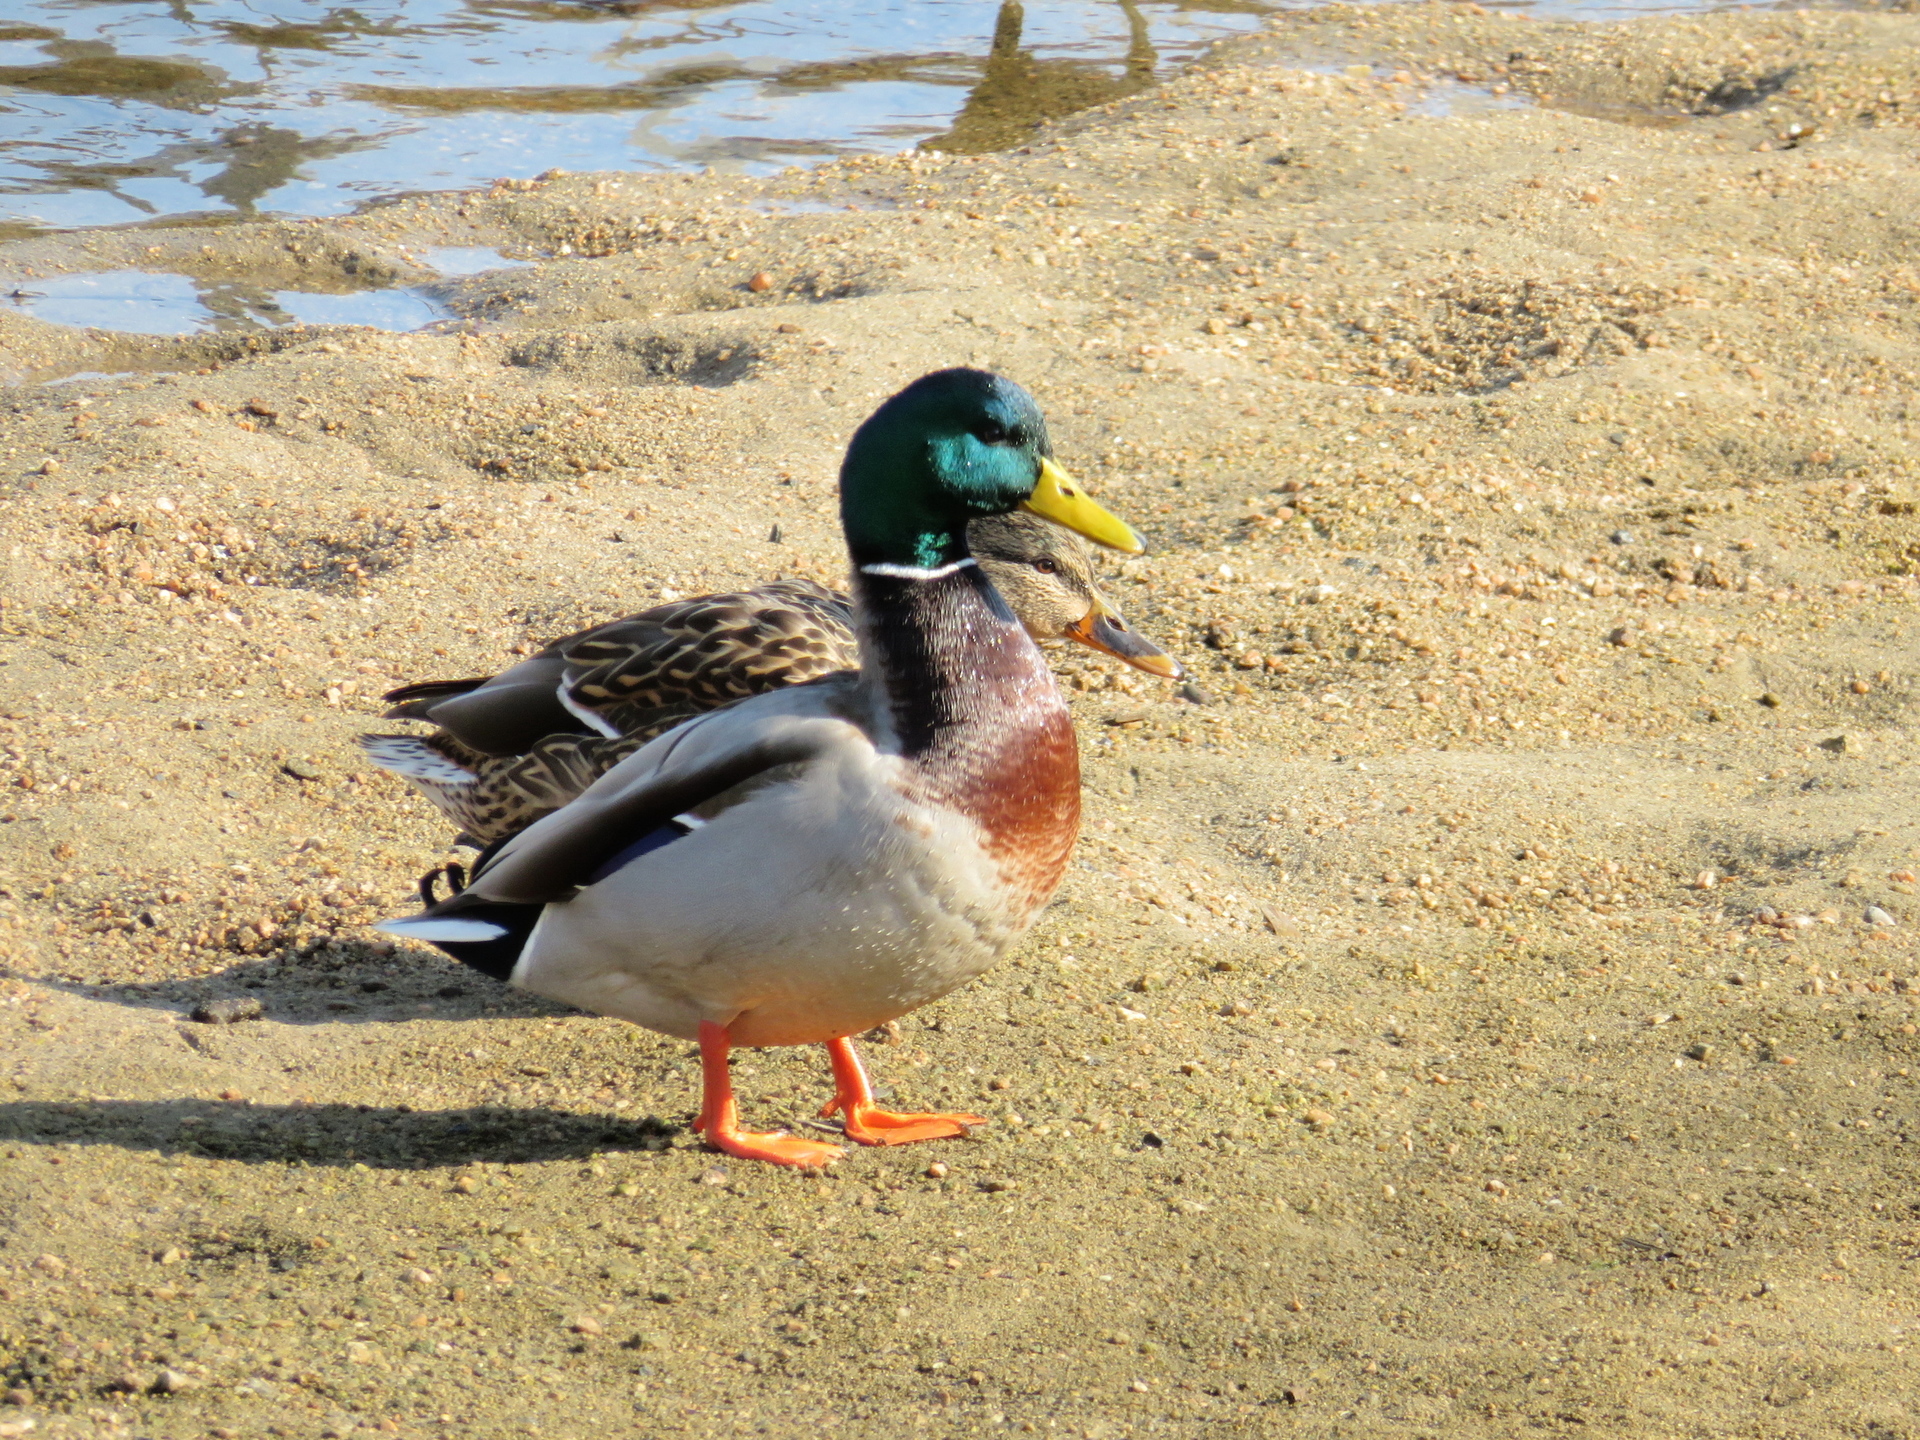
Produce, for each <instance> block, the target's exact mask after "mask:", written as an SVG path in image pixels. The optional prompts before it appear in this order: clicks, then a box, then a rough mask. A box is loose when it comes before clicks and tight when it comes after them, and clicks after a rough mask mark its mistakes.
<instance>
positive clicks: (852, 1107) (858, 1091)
mask: <svg viewBox="0 0 1920 1440" xmlns="http://www.w3.org/2000/svg"><path fill="white" fill-rule="evenodd" d="M827 1054H828V1056H829V1057H830V1058H831V1059H832V1061H833V1086H834V1096H833V1099H831V1100H829V1101H828V1102H827V1105H826V1108H825V1109H823V1110H822V1111H821V1112H820V1113H821V1114H822V1115H831V1114H833V1112H834V1111H836V1110H838V1111H839V1112H840V1113H841V1114H842V1115H843V1116H845V1117H846V1128H847V1138H848V1139H849V1140H858V1141H859V1142H860V1143H861V1144H862V1145H906V1144H910V1143H911V1142H913V1141H915V1140H944V1139H946V1138H948V1137H950V1136H954V1135H966V1134H969V1133H971V1131H972V1128H973V1127H974V1126H975V1125H984V1124H986V1123H987V1121H986V1117H985V1116H983V1115H901V1114H897V1113H896V1112H894V1111H892V1110H882V1109H880V1108H879V1107H878V1106H876V1105H875V1104H874V1103H873V1087H872V1086H871V1085H869V1084H868V1083H867V1072H866V1070H865V1069H864V1068H863V1067H862V1066H861V1064H860V1057H859V1056H858V1055H856V1054H855V1053H854V1050H853V1041H851V1040H848V1039H844V1038H843V1039H839V1040H829V1041H828V1042H827Z"/></svg>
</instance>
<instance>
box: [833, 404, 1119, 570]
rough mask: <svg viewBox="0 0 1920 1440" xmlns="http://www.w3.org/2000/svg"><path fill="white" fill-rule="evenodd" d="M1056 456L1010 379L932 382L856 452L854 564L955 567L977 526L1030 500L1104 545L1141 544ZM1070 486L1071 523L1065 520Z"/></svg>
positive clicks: (865, 428)
mask: <svg viewBox="0 0 1920 1440" xmlns="http://www.w3.org/2000/svg"><path fill="white" fill-rule="evenodd" d="M1052 454H1053V444H1052V442H1051V441H1050V440H1049V439H1048V438H1047V422H1046V417H1045V416H1043V415H1042V414H1041V413H1040V407H1039V406H1038V405H1036V404H1034V402H1033V397H1032V396H1031V395H1029V394H1028V393H1027V392H1026V391H1025V390H1022V389H1021V388H1020V387H1019V386H1018V385H1016V384H1014V383H1013V382H1012V381H1011V380H1006V379H1003V378H1002V377H1000V376H998V375H993V374H989V373H988V372H987V371H985V370H966V369H954V370H937V371H935V372H934V373H933V374H931V375H923V376H921V377H920V379H918V380H916V381H914V382H913V384H911V385H909V386H908V387H907V388H906V389H904V390H902V391H901V392H900V393H899V394H898V395H895V396H894V397H893V398H892V399H891V400H889V401H887V402H886V404H884V405H882V406H881V407H880V408H879V409H878V410H876V411H875V412H874V413H873V415H872V416H871V417H870V418H869V419H868V420H867V422H866V423H865V424H864V425H862V426H861V427H860V428H859V429H858V430H856V431H855V432H854V435H853V440H852V443H850V444H849V445H848V446H847V458H846V460H845V461H844V462H843V463H842V464H841V467H840V520H841V524H842V525H843V526H844V527H845V529H846V534H847V547H848V549H849V550H851V551H852V554H853V562H854V564H856V565H873V564H885V565H900V566H909V567H913V568H916V569H932V568H936V567H938V566H942V565H947V564H951V563H952V562H954V561H956V560H959V559H962V558H964V557H965V556H966V554H967V539H966V531H967V522H968V521H969V520H972V519H974V518H976V517H978V516H982V515H1004V514H1006V513H1007V512H1008V511H1009V510H1013V509H1016V508H1018V507H1019V506H1021V505H1029V506H1030V507H1031V508H1034V509H1040V510H1042V513H1046V514H1047V515H1048V518H1050V519H1055V520H1058V521H1060V523H1062V524H1065V525H1067V526H1068V527H1069V528H1072V529H1076V530H1080V531H1081V533H1083V534H1085V535H1087V536H1088V538H1089V539H1092V540H1096V541H1098V542H1100V543H1101V544H1107V545H1116V544H1117V545H1119V546H1120V547H1121V548H1125V549H1137V548H1138V541H1137V540H1134V539H1133V537H1132V532H1131V531H1130V530H1128V529H1127V527H1126V526H1124V525H1122V524H1121V523H1120V522H1119V521H1117V520H1114V519H1113V517H1112V516H1110V515H1107V513H1106V512H1105V511H1104V510H1101V509H1100V508H1099V507H1098V506H1096V505H1094V504H1093V502H1091V501H1090V500H1087V499H1086V498H1085V497H1084V496H1081V495H1078V494H1077V492H1076V491H1075V490H1074V488H1073V487H1072V485H1071V482H1069V481H1067V480H1066V477H1065V476H1064V475H1063V474H1062V473H1061V472H1060V470H1059V469H1058V467H1056V466H1055V465H1054V464H1053V463H1052V460H1051V456H1052ZM1043 480H1046V481H1047V482H1048V483H1047V484H1045V485H1043V484H1042V481H1043ZM1062 491H1064V493H1065V496H1066V499H1067V502H1068V503H1069V504H1071V506H1072V507H1073V510H1074V513H1073V515H1072V516H1068V515H1066V514H1062V513H1055V511H1057V510H1058V509H1059V508H1060V507H1061V504H1062V501H1061V499H1060V496H1061V492H1062ZM1043 507H1050V508H1043ZM1101 522H1105V524H1104V525H1103V524H1102V523H1101ZM1089 527H1091V528H1089Z"/></svg>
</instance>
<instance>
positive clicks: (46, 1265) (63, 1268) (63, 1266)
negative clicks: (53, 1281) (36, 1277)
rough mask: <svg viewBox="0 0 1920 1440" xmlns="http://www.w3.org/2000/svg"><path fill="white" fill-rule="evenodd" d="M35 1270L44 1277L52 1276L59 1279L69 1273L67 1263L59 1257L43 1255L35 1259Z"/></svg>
mask: <svg viewBox="0 0 1920 1440" xmlns="http://www.w3.org/2000/svg"><path fill="white" fill-rule="evenodd" d="M33 1268H34V1269H36V1270H38V1271H39V1272H40V1273H41V1274H43V1275H52V1276H54V1277H56V1278H58V1277H59V1276H61V1275H64V1274H66V1273H67V1262H66V1261H64V1260H62V1259H61V1258H60V1257H59V1256H58V1255H41V1256H38V1257H37V1258H35V1260H34V1262H33Z"/></svg>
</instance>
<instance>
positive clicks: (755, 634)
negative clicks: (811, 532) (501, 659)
mask: <svg viewBox="0 0 1920 1440" xmlns="http://www.w3.org/2000/svg"><path fill="white" fill-rule="evenodd" d="M967 544H968V547H969V548H970V549H971V550H972V551H973V554H974V557H975V558H976V559H977V560H978V561H979V562H980V568H981V570H982V571H984V572H985V573H986V576H987V578H988V579H989V580H991V581H992V582H993V587H994V589H996V590H998V591H999V592H1000V594H1001V596H1002V598H1003V599H1005V600H1006V602H1007V603H1008V605H1010V606H1011V607H1012V609H1013V613H1014V614H1015V615H1016V616H1017V617H1018V618H1019V620H1020V623H1021V624H1023V625H1025V626H1026V628H1027V633H1028V634H1029V635H1031V636H1033V638H1034V639H1036V640H1041V641H1052V640H1075V641H1078V642H1079V643H1080V644H1082V645H1087V646H1090V647H1092V648H1093V649H1095V650H1101V651H1105V652H1106V653H1107V654H1109V655H1114V656H1118V657H1119V658H1120V659H1122V660H1125V661H1126V662H1127V663H1128V664H1130V665H1134V666H1137V667H1138V668H1140V669H1141V670H1144V671H1146V672H1147V673H1148V674H1150V675H1158V676H1161V677H1162V678H1165V679H1178V678H1179V677H1180V676H1181V674H1182V673H1183V672H1182V671H1181V668H1180V665H1179V663H1178V662H1177V661H1175V660H1174V659H1173V657H1172V656H1170V655H1168V654H1167V653H1166V652H1165V651H1164V650H1161V649H1160V648H1159V647H1158V646H1156V645H1153V644H1151V643H1150V642H1148V641H1146V640H1143V639H1142V638H1141V637H1140V636H1138V635H1136V634H1135V633H1134V632H1133V631H1132V630H1130V629H1128V628H1127V622H1126V619H1125V618H1124V617H1123V616H1122V615H1121V614H1120V612H1119V610H1118V609H1117V608H1115V606H1114V605H1113V603H1112V602H1111V601H1109V600H1108V599H1107V597H1106V596H1105V595H1104V594H1102V593H1101V591H1100V587H1099V585H1098V583H1097V582H1096V580H1095V576H1094V567H1093V555H1092V552H1091V551H1090V550H1089V548H1088V547H1087V545H1086V542H1084V541H1083V540H1081V539H1080V537H1079V536H1077V535H1075V534H1073V533H1072V532H1071V531H1068V530H1063V529H1061V528H1060V527H1059V526H1058V525H1054V524H1052V523H1050V522H1048V521H1045V520H1042V519H1040V518H1039V517H1038V516H1036V515H1033V514H1031V513H1029V512H1027V511H1024V510H1022V511H1015V512H1014V513H1012V514H1010V515H989V516H985V517H983V518H981V519H978V520H975V521H973V522H971V523H970V524H969V525H968V526H967ZM859 663H860V654H859V647H858V645H857V643H856V642H855V640H854V633H853V609H852V602H851V601H850V600H848V598H847V597H846V596H845V595H841V594H837V593H835V592H834V591H831V590H828V589H827V588H826V587H825V586H822V585H816V584H814V583H813V582H812V581H811V580H778V581H774V582H773V583H771V584H767V585H761V586H758V587H756V588H755V589H752V590H744V591H741V592H739V593H737V594H731V595H702V596H699V597H697V598H694V599H690V600H677V601H674V602H672V603H670V604H666V605H657V606H655V607H654V608H653V609H651V610H645V611H642V612H641V613H640V614H638V615H631V616H628V617H627V618H626V619H624V620H616V621H613V622H612V623H610V624H606V625H600V626H597V627H595V628H594V629H591V630H582V631H580V632H579V633H577V634H574V635H568V636H566V637H565V638H563V639H560V640H556V641H554V642H553V643H552V644H551V645H549V646H547V647H546V648H545V649H544V650H542V651H540V652H539V653H538V654H536V655H534V656H531V657H530V658H528V659H526V660H523V661H521V662H520V663H519V664H518V665H515V666H514V667H513V668H512V669H510V670H507V671H505V672H503V673H501V674H499V675H495V676H491V677H486V678H481V679H474V680H429V681H424V682H421V683H417V684H412V685H403V686H401V687H400V688H399V689H397V690H391V691H389V692H388V693H387V694H386V696H385V697H384V698H385V699H387V700H390V701H395V702H397V703H396V704H395V705H394V707H393V708H392V709H391V710H389V711H387V718H388V719H390V720H394V719H406V720H425V721H429V722H431V723H433V724H435V725H438V726H439V727H440V730H439V732H438V733H437V734H434V735H427V736H413V735H363V736H361V737H360V746H361V748H362V749H363V750H364V751H365V752H366V755H367V758H368V759H369V760H371V761H372V762H373V763H374V764H375V765H378V766H379V767H380V768H381V769H383V770H390V771H392V772H393V773H395V774H397V775H400V776H401V777H403V778H404V779H406V780H407V781H408V782H409V783H411V784H412V785H413V786H414V788H415V789H417V790H419V791H420V792H421V793H422V794H423V795H425V796H426V797H427V798H428V799H429V800H431V801H432V802H433V803H434V804H435V805H436V806H438V807H439V808H440V810H441V811H442V813H444V814H445V815H446V816H447V818H448V819H450V820H452V821H453V823H454V824H455V825H457V826H459V827H460V832H461V833H460V836H459V843H465V844H471V845H474V846H476V847H479V848H482V849H484V848H485V847H486V846H488V845H492V844H494V843H496V842H498V841H499V840H501V839H504V838H505V837H506V836H508V835H511V834H513V833H514V832H515V831H517V830H523V829H525V828H526V827H527V826H528V825H530V824H532V823H533V822H534V821H535V820H538V819H539V818H540V817H541V816H543V815H547V814H550V813H552V812H553V811H554V810H557V809H558V808H559V807H560V806H562V805H564V804H566V803H567V801H569V800H571V799H572V798H573V797H574V796H576V795H578V794H579V793H580V792H581V791H582V790H584V789H586V788H587V786H589V785H591V784H592V783H593V782H594V781H595V780H596V779H598V778H599V777H600V776H602V775H604V774H605V773H606V772H607V771H608V770H610V769H612V768H613V767H614V765H616V764H618V763H619V762H620V761H621V760H624V759H625V758H626V757H627V756H629V755H631V754H632V753H633V752H634V751H636V750H638V749H639V748H640V747H641V746H642V745H643V744H645V743H646V742H647V741H649V740H651V739H653V738H654V737H655V736H656V735H660V734H663V733H664V732H665V731H667V730H670V729H672V728H673V727H674V726H675V725H678V724H680V723H681V722H682V721H684V720H687V719H690V718H691V717H693V716H695V715H698V714H702V713H704V712H706V711H708V710H713V709H717V708H719V707H720V706H722V705H726V704H730V703H731V702H733V701H735V700H740V699H744V698H745V697H747V696H748V695H758V694H760V693H762V692H764V691H767V690H774V689H778V688H779V687H780V686H783V685H798V684H804V683H805V682H807V681H810V680H818V679H820V678H822V677H823V676H826V675H831V674H833V673H834V672H835V671H838V670H850V669H854V668H856V667H857V666H858V665H859Z"/></svg>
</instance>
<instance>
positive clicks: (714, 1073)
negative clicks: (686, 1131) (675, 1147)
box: [693, 1020, 846, 1170]
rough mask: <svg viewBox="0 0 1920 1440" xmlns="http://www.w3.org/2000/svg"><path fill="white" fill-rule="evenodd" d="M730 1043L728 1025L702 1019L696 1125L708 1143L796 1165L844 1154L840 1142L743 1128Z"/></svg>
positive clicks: (810, 1166) (819, 1165) (823, 1162)
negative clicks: (735, 1094) (730, 1062)
mask: <svg viewBox="0 0 1920 1440" xmlns="http://www.w3.org/2000/svg"><path fill="white" fill-rule="evenodd" d="M732 1048H733V1042H732V1040H731V1039H730V1038H729V1037H728V1035H727V1032H726V1030H725V1029H724V1028H722V1027H721V1026H719V1025H715V1024H714V1023H712V1022H711V1021H704V1020H703V1021H702V1022H701V1023H700V1069H701V1074H702V1078H703V1081H704V1089H703V1093H702V1096H701V1101H700V1118H699V1119H697V1120H695V1121H694V1122H693V1128H694V1129H696V1130H698V1131H700V1133H701V1134H703V1135H704V1136H706V1139H707V1143H708V1144H709V1145H711V1146H713V1148H714V1149H716V1150H721V1151H725V1152H726V1153H727V1154H729V1155H738V1156H739V1157H740V1158H741V1159H742V1160H770V1161H772V1162H773V1163H774V1164H775V1165H791V1166H793V1167H794V1168H795V1169H798V1170H819V1169H823V1168H824V1167H826V1166H827V1165H829V1164H831V1163H832V1162H833V1161H835V1160H838V1159H839V1158H840V1157H841V1156H842V1155H844V1154H846V1151H844V1150H842V1149H841V1148H840V1147H839V1146H838V1145H825V1144H822V1143H821V1142H820V1141H818V1140H800V1139H796V1138H795V1137H793V1136H791V1135H789V1134H787V1133H786V1132H785V1131H784V1130H775V1131H772V1132H767V1133H761V1132H755V1131H751V1130H742V1129H741V1128H740V1111H739V1107H738V1106H737V1105H736V1104H735V1103H734V1099H733V1080H732V1077H731V1075H730V1074H729V1071H728V1065H727V1059H728V1054H729V1052H730V1051H731V1050H732Z"/></svg>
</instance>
